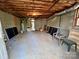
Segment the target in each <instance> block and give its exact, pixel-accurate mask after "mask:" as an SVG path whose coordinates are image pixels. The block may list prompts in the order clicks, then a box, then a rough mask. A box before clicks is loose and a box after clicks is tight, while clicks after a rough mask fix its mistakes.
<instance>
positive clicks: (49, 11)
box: [0, 0, 78, 18]
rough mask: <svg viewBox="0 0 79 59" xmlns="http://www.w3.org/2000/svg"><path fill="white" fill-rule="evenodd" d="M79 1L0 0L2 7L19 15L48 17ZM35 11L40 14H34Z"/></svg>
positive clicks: (3, 9) (0, 6)
mask: <svg viewBox="0 0 79 59" xmlns="http://www.w3.org/2000/svg"><path fill="white" fill-rule="evenodd" d="M77 2H78V0H0V9H1V10H2V11H5V12H8V13H11V14H13V15H15V16H18V17H26V16H28V17H29V16H30V17H36V18H39V17H40V18H43V17H44V18H47V17H50V16H51V15H54V14H55V13H57V12H60V11H63V10H65V9H67V8H70V7H72V6H73V5H74V4H75V3H77ZM34 12H36V13H38V14H36V15H33V13H34Z"/></svg>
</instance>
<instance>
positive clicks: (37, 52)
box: [7, 32, 79, 59]
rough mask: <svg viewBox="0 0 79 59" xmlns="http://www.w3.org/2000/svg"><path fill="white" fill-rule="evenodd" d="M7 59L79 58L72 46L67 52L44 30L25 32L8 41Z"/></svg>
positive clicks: (64, 47)
mask: <svg viewBox="0 0 79 59" xmlns="http://www.w3.org/2000/svg"><path fill="white" fill-rule="evenodd" d="M7 50H8V55H9V59H79V53H78V52H75V51H74V49H73V47H72V49H71V51H70V52H67V46H66V45H63V46H61V45H58V41H57V40H55V39H52V36H51V35H49V34H47V33H44V32H26V33H23V34H19V35H17V36H16V37H15V38H12V39H11V40H9V41H8V44H7Z"/></svg>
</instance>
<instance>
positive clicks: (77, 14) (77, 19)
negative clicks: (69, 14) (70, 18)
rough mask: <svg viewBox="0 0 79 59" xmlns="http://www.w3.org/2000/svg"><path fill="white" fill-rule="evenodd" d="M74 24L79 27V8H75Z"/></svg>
mask: <svg viewBox="0 0 79 59" xmlns="http://www.w3.org/2000/svg"><path fill="white" fill-rule="evenodd" d="M74 26H76V27H79V8H77V9H76V10H75V15H74Z"/></svg>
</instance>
